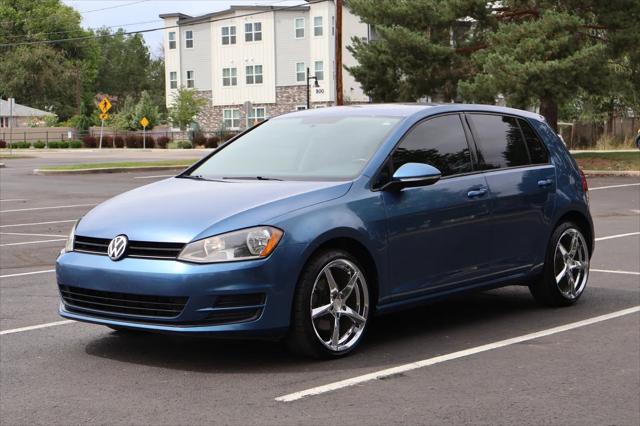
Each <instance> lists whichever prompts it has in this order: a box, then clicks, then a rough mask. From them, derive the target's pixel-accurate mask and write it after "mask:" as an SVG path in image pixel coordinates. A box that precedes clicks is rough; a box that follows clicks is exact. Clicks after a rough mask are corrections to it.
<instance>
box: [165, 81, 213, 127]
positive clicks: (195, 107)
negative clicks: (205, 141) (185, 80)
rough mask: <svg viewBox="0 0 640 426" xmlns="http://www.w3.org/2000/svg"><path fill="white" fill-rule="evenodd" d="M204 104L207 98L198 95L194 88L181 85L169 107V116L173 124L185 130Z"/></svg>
mask: <svg viewBox="0 0 640 426" xmlns="http://www.w3.org/2000/svg"><path fill="white" fill-rule="evenodd" d="M206 104H207V100H206V99H203V98H200V97H198V95H197V94H196V92H195V91H194V90H191V89H186V88H184V87H181V88H179V89H178V93H177V94H176V96H175V98H174V99H173V102H172V104H171V107H170V108H169V118H170V119H171V122H172V123H173V125H174V126H177V127H179V128H180V130H186V129H187V127H188V126H189V125H190V124H191V123H193V121H194V120H195V118H196V116H197V115H198V113H200V111H202V108H203V107H204V106H205V105H206Z"/></svg>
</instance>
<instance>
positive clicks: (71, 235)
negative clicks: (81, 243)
mask: <svg viewBox="0 0 640 426" xmlns="http://www.w3.org/2000/svg"><path fill="white" fill-rule="evenodd" d="M79 222H80V219H78V220H77V221H76V223H74V224H73V228H71V232H69V237H68V238H67V243H66V244H65V246H64V251H65V253H69V252H72V251H73V242H74V241H75V239H76V228H77V227H78V223H79Z"/></svg>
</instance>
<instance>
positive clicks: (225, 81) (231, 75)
mask: <svg viewBox="0 0 640 426" xmlns="http://www.w3.org/2000/svg"><path fill="white" fill-rule="evenodd" d="M222 85H223V86H237V85H238V69H237V68H222Z"/></svg>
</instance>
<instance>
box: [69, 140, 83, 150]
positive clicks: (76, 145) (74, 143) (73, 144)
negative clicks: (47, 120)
mask: <svg viewBox="0 0 640 426" xmlns="http://www.w3.org/2000/svg"><path fill="white" fill-rule="evenodd" d="M69 148H73V149H78V148H82V141H71V142H69Z"/></svg>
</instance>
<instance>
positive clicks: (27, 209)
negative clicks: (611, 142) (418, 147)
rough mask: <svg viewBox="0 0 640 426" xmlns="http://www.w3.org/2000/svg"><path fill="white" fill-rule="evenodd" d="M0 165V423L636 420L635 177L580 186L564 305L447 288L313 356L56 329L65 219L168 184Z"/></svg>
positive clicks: (31, 162)
mask: <svg viewBox="0 0 640 426" xmlns="http://www.w3.org/2000/svg"><path fill="white" fill-rule="evenodd" d="M203 154H204V153H202V152H199V153H196V152H191V153H190V158H197V157H198V156H201V155H203ZM149 156H151V155H150V154H149ZM89 157H90V156H89ZM89 157H87V158H85V157H82V159H81V160H80V159H77V161H78V162H86V161H87V159H90V158H89ZM141 157H144V158H146V157H145V155H141ZM115 160H118V158H109V161H115ZM5 162H6V163H7V168H4V169H0V181H1V182H0V419H1V420H0V422H1V423H2V424H3V425H22V424H64V425H67V424H140V425H143V424H144V425H157V424H181V425H196V424H218V423H220V424H250V423H258V424H302V423H304V424H326V423H337V424H372V425H389V424H463V423H472V424H513V423H518V424H558V425H572V424H576V425H578V424H579V425H584V424H620V425H638V424H640V312H639V310H638V307H639V306H640V179H639V178H637V177H634V178H624V177H616V178H614V177H608V178H604V177H603V178H592V179H590V180H589V185H590V187H591V188H592V191H591V192H590V197H591V209H592V214H593V216H594V220H595V224H596V236H597V238H598V242H597V243H596V252H595V254H594V257H593V259H592V264H591V268H592V272H591V277H590V281H589V286H588V288H587V290H586V293H585V294H584V296H583V297H582V299H581V300H580V301H579V303H577V304H576V305H575V306H573V307H570V308H562V309H547V308H541V307H539V306H537V305H536V304H535V303H534V301H533V299H532V298H531V296H530V295H529V292H528V290H527V289H526V288H524V287H510V288H505V289H500V290H494V291H489V292H484V293H475V294H468V295H463V296H459V297H456V298H454V299H451V300H448V301H444V302H439V303H435V304H431V305H428V306H424V307H421V308H418V309H414V310H411V311H408V312H402V313H398V314H393V315H389V316H385V317H380V318H376V319H375V321H374V323H373V324H372V328H371V330H370V333H369V335H368V338H367V341H366V342H365V343H364V345H363V347H362V348H361V349H360V350H359V351H358V352H356V353H355V354H353V356H350V357H347V358H345V359H341V360H333V361H323V362H318V361H310V360H306V359H300V358H296V357H294V356H292V355H290V354H289V353H287V352H286V351H285V350H284V349H283V347H282V346H281V345H280V344H278V343H277V342H259V341H258V342H245V341H220V340H210V339H204V338H181V337H172V336H164V335H135V334H120V333H116V332H113V331H111V330H109V329H107V328H105V327H101V326H96V325H89V324H81V323H75V322H68V321H62V318H60V317H58V315H57V306H58V292H57V288H56V283H55V276H54V273H53V268H54V262H55V258H56V255H57V254H58V252H59V251H60V249H61V248H62V247H63V246H64V240H65V238H66V235H67V233H68V231H69V229H70V227H71V225H72V223H73V221H75V219H77V218H78V217H80V216H82V214H83V213H84V212H86V211H88V210H89V209H91V207H92V206H93V205H95V204H96V203H99V202H101V201H103V200H105V199H107V198H109V197H111V196H113V195H115V194H118V193H120V192H123V191H125V190H128V189H132V188H134V187H137V186H140V185H143V184H146V183H150V182H153V181H155V180H158V179H161V178H162V177H158V175H163V174H166V173H158V172H152V173H144V174H140V173H126V174H113V175H104V174H96V175H84V176H81V177H74V176H35V175H32V174H31V170H32V169H34V168H37V167H40V166H43V165H46V164H54V163H55V164H60V163H61V162H66V163H69V161H68V159H66V160H65V159H64V158H58V157H46V158H28V159H11V160H8V161H5ZM522 243H523V244H526V241H523V242H522ZM581 321H582V322H581ZM536 332H541V333H540V334H532V333H536ZM507 339H512V340H507ZM467 349H471V350H470V351H468V352H460V351H463V350H467ZM419 361H421V363H420V364H412V363H415V362H419ZM399 366H400V367H401V368H399V369H398V370H396V371H391V372H387V373H385V374H383V375H382V377H380V378H377V379H374V380H365V379H366V377H365V378H362V377H361V376H363V375H366V374H370V373H376V372H380V371H382V370H386V369H389V368H392V367H399ZM374 376H375V375H374ZM326 385H328V386H326ZM319 386H320V388H319V389H315V388H316V387H319ZM310 389H315V390H313V391H311V392H307V391H308V390H310ZM300 392H302V393H300ZM283 397H284V398H283ZM283 400H287V401H288V402H284V401H283Z"/></svg>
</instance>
